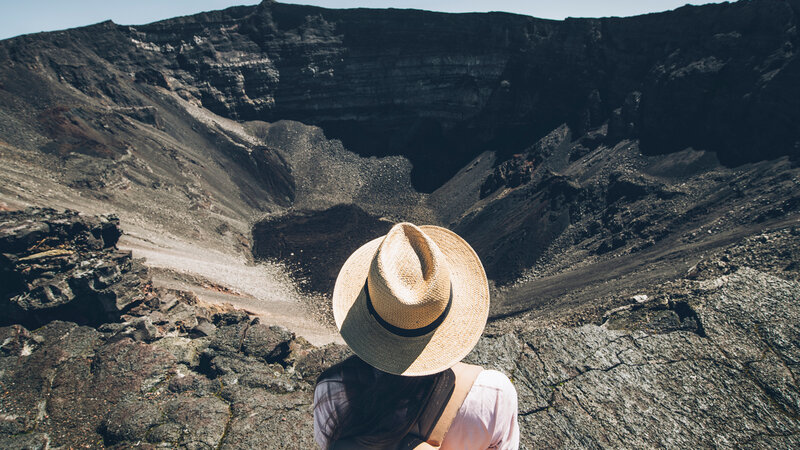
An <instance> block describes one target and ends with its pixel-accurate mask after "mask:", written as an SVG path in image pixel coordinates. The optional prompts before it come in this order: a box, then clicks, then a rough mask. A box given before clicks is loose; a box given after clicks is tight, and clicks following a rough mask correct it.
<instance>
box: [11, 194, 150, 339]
mask: <svg viewBox="0 0 800 450" xmlns="http://www.w3.org/2000/svg"><path fill="white" fill-rule="evenodd" d="M0 214H2V215H0V254H2V256H1V257H0V276H1V277H2V280H0V284H1V285H2V288H0V289H1V290H2V292H0V315H2V319H0V323H3V324H11V323H22V324H25V325H27V326H36V325H41V324H44V323H47V322H48V321H50V320H53V319H62V320H71V321H75V322H78V323H81V324H91V325H100V324H101V323H104V322H108V321H113V320H117V319H119V317H120V315H122V314H124V313H125V312H127V311H129V310H130V309H132V308H133V307H135V306H136V305H138V304H140V303H141V302H143V301H144V300H145V299H146V298H147V270H146V268H145V267H144V266H142V265H141V263H139V262H138V261H135V260H133V259H132V258H131V254H130V252H123V251H119V250H117V249H116V247H115V244H116V242H117V239H119V236H120V235H121V232H120V230H119V228H118V227H117V223H118V220H117V219H116V217H113V216H111V217H105V218H91V217H82V216H78V214H77V213H75V212H66V213H57V212H56V211H54V210H47V209H28V210H25V211H17V212H2V213H0Z"/></svg>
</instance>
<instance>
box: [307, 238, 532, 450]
mask: <svg viewBox="0 0 800 450" xmlns="http://www.w3.org/2000/svg"><path fill="white" fill-rule="evenodd" d="M488 312H489V286H488V283H487V280H486V274H485V272H484V270H483V266H482V265H481V262H480V259H478V256H477V255H476V254H475V252H474V250H472V247H470V246H469V244H467V243H466V241H464V240H463V239H461V237H459V236H458V235H457V234H455V233H453V232H452V231H450V230H447V229H445V228H441V227H436V226H420V227H417V226H415V225H413V224H410V223H400V224H397V225H395V226H394V227H392V229H391V230H390V231H389V232H388V233H387V234H386V236H383V237H380V238H377V239H374V240H372V241H370V242H368V243H366V244H364V245H363V246H362V247H361V248H359V249H358V250H356V251H355V252H354V253H353V254H352V255H351V256H350V258H348V260H347V261H346V262H345V263H344V266H343V267H342V269H341V271H340V272H339V276H338V278H337V279H336V285H335V287H334V291H333V314H334V319H335V321H336V326H337V327H338V328H339V332H340V333H341V335H342V338H343V339H344V341H345V342H346V343H347V344H348V345H349V346H350V348H351V349H352V350H353V352H354V353H355V355H356V356H354V357H352V358H350V359H348V360H345V361H344V362H342V363H340V364H338V365H336V366H334V367H332V368H330V369H329V370H327V371H326V372H325V373H323V374H322V375H321V376H320V378H319V380H318V382H317V387H316V390H315V392H314V435H315V438H316V440H317V443H318V444H319V446H320V448H321V449H328V448H377V449H384V448H386V449H395V448H398V446H399V443H400V442H401V441H403V440H404V439H405V442H407V441H408V439H409V437H410V436H417V437H421V439H420V440H423V441H424V440H428V442H429V443H431V444H432V445H433V446H434V447H435V446H439V444H441V447H440V448H441V449H489V448H491V449H516V448H517V447H518V446H519V427H518V425H517V394H516V391H515V389H514V387H513V385H512V384H511V382H510V381H509V380H508V378H507V377H506V376H505V375H503V374H502V373H500V372H497V371H494V370H483V371H475V372H474V374H473V376H472V378H470V379H469V381H468V382H467V385H466V386H465V385H464V384H463V383H464V381H463V380H462V378H465V377H462V378H459V377H461V375H459V376H458V377H456V380H457V381H456V382H455V385H456V388H455V390H456V391H458V390H459V386H461V388H464V389H462V390H463V391H464V396H465V398H464V397H463V396H462V397H461V399H463V402H462V401H461V399H458V400H454V398H450V397H447V398H446V399H445V400H446V401H448V405H447V408H452V407H453V404H454V402H456V401H457V402H458V403H456V404H455V406H454V408H455V409H452V414H451V415H452V416H454V417H449V418H448V419H447V421H446V422H445V419H444V416H446V415H447V414H448V413H447V411H448V409H447V408H445V412H444V413H441V412H440V411H439V410H437V412H435V413H434V414H431V411H432V410H433V409H434V408H433V407H432V406H431V404H432V403H434V402H435V400H437V399H439V398H440V397H441V396H439V394H437V393H438V392H440V391H441V390H442V389H440V387H441V386H443V385H445V384H446V383H445V381H443V380H445V378H447V377H452V372H451V371H450V370H449V369H450V368H454V370H456V373H457V374H458V373H461V371H462V368H463V367H464V366H462V365H460V364H457V363H459V361H461V359H462V358H464V357H465V356H466V355H467V354H468V353H469V352H470V351H471V350H472V348H473V347H474V346H475V344H476V343H477V342H478V339H479V338H480V335H481V333H482V331H483V328H484V326H485V325H486V319H487V316H488ZM454 366H455V367H454ZM476 376H477V377H476ZM458 380H462V381H458ZM450 382H451V383H452V381H450ZM459 383H462V384H461V385H459ZM469 383H472V384H471V386H470V385H469ZM450 389H451V390H452V384H451V385H450ZM455 396H456V394H453V395H452V397H455ZM436 404H437V405H438V403H436ZM437 408H438V406H437ZM439 409H441V408H439ZM440 416H441V417H440ZM431 417H433V419H432V421H431V420H428V419H429V418H431ZM443 424H444V425H443ZM428 425H430V426H428ZM434 425H439V426H437V427H435V428H436V430H439V429H440V428H441V429H443V431H442V434H441V436H440V437H441V440H438V441H437V440H436V439H433V438H431V436H430V433H429V431H430V430H431V429H432V428H434ZM448 425H449V427H448ZM425 430H427V431H425ZM440 431H441V430H440ZM429 448H430V447H429Z"/></svg>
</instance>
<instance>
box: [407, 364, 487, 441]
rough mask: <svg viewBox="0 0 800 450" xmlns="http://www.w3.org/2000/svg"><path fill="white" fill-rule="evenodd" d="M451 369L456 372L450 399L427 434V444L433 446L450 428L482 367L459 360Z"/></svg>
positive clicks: (441, 439)
mask: <svg viewBox="0 0 800 450" xmlns="http://www.w3.org/2000/svg"><path fill="white" fill-rule="evenodd" d="M452 370H453V372H455V374H456V385H455V388H454V389H453V394H452V395H451V396H450V400H448V401H447V406H445V407H444V411H443V412H442V415H441V416H440V417H439V421H437V422H436V426H434V427H433V431H431V433H430V434H429V435H428V439H427V441H426V443H427V444H429V445H431V446H433V447H434V448H438V447H439V446H441V445H442V442H443V441H444V437H445V435H447V431H448V430H449V429H450V425H452V424H453V420H455V418H456V415H458V410H459V408H461V405H462V404H463V403H464V400H466V398H467V394H469V391H470V389H472V385H473V384H475V379H476V378H478V374H480V373H481V371H483V367H481V366H474V365H472V364H465V363H461V362H460V363H458V364H456V365H455V366H453V368H452ZM417 448H426V447H417ZM427 448H430V447H427Z"/></svg>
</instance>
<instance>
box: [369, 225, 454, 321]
mask: <svg viewBox="0 0 800 450" xmlns="http://www.w3.org/2000/svg"><path fill="white" fill-rule="evenodd" d="M367 288H368V289H369V295H370V300H371V302H372V306H373V308H374V309H375V312H376V313H377V314H378V315H379V316H380V317H381V319H383V320H384V321H386V322H387V323H389V324H391V325H393V326H395V327H398V328H403V329H408V330H414V329H418V328H422V327H425V326H428V325H430V324H431V323H432V322H434V321H435V320H437V319H438V318H439V317H440V316H441V315H442V314H443V313H444V311H445V310H446V308H447V305H448V302H449V301H450V289H451V286H450V272H449V270H448V267H447V261H446V259H445V256H444V254H443V253H442V251H441V250H440V249H439V247H438V246H437V245H436V243H435V242H434V241H433V240H432V239H431V238H430V237H428V236H427V235H426V234H425V232H423V231H422V230H421V229H419V228H418V227H417V226H415V225H413V224H411V223H399V224H397V225H395V226H394V227H392V229H391V230H389V233H387V234H386V237H385V238H384V239H383V241H382V242H381V244H380V246H379V247H378V250H377V252H376V253H375V257H374V258H373V260H372V263H371V265H370V270H369V274H368V275H367Z"/></svg>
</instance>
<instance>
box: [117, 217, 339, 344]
mask: <svg viewBox="0 0 800 450" xmlns="http://www.w3.org/2000/svg"><path fill="white" fill-rule="evenodd" d="M119 247H120V248H122V249H126V250H131V251H132V252H133V255H134V257H137V258H145V261H146V265H148V266H149V267H154V268H159V269H165V271H161V272H159V273H157V274H156V275H155V276H154V277H153V281H154V282H155V283H156V285H157V286H162V287H167V288H173V289H183V290H189V291H192V292H194V293H195V294H196V295H197V296H198V297H199V298H200V299H201V300H203V301H206V302H209V303H217V304H221V303H230V304H232V305H233V306H235V307H237V308H242V309H246V310H248V311H250V312H252V313H254V314H257V315H258V316H260V317H261V318H262V321H263V322H264V323H266V324H276V325H282V326H285V327H286V328H288V329H290V330H291V331H293V332H295V333H296V334H298V335H300V336H303V337H304V338H306V339H307V340H308V341H309V342H311V343H312V344H315V345H323V344H327V343H330V342H339V343H341V342H342V341H341V338H340V337H339V335H338V333H337V332H336V330H334V329H330V328H328V327H326V326H323V325H321V324H319V323H318V322H316V321H315V320H314V319H313V317H312V316H311V314H309V313H308V311H307V310H306V308H305V307H304V304H303V301H302V298H301V294H300V293H298V291H297V289H296V288H295V286H294V284H293V283H292V281H291V280H290V279H289V277H288V276H287V275H286V273H285V271H284V270H283V269H282V268H281V267H280V266H278V265H274V264H267V263H258V264H253V263H251V262H249V261H247V260H246V259H245V258H244V257H242V256H238V255H232V254H226V253H222V252H219V251H215V250H209V249H207V248H198V247H197V246H196V245H194V244H191V243H188V242H185V241H182V240H180V239H177V238H175V237H173V236H169V235H167V234H161V235H152V234H149V233H147V234H145V233H144V232H142V230H137V229H134V230H132V231H130V232H128V233H126V234H125V235H124V236H123V237H122V239H121V240H120V243H119ZM169 272H172V273H174V274H176V276H167V275H165V273H169ZM181 275H185V276H186V277H187V279H186V280H184V279H181V278H182V277H181ZM193 277H199V278H202V279H204V280H207V281H209V282H210V283H213V284H216V285H219V286H221V287H223V288H225V290H226V291H227V292H220V291H219V290H215V289H210V288H206V287H203V286H202V283H196V282H190V281H189V280H188V279H190V278H193Z"/></svg>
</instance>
